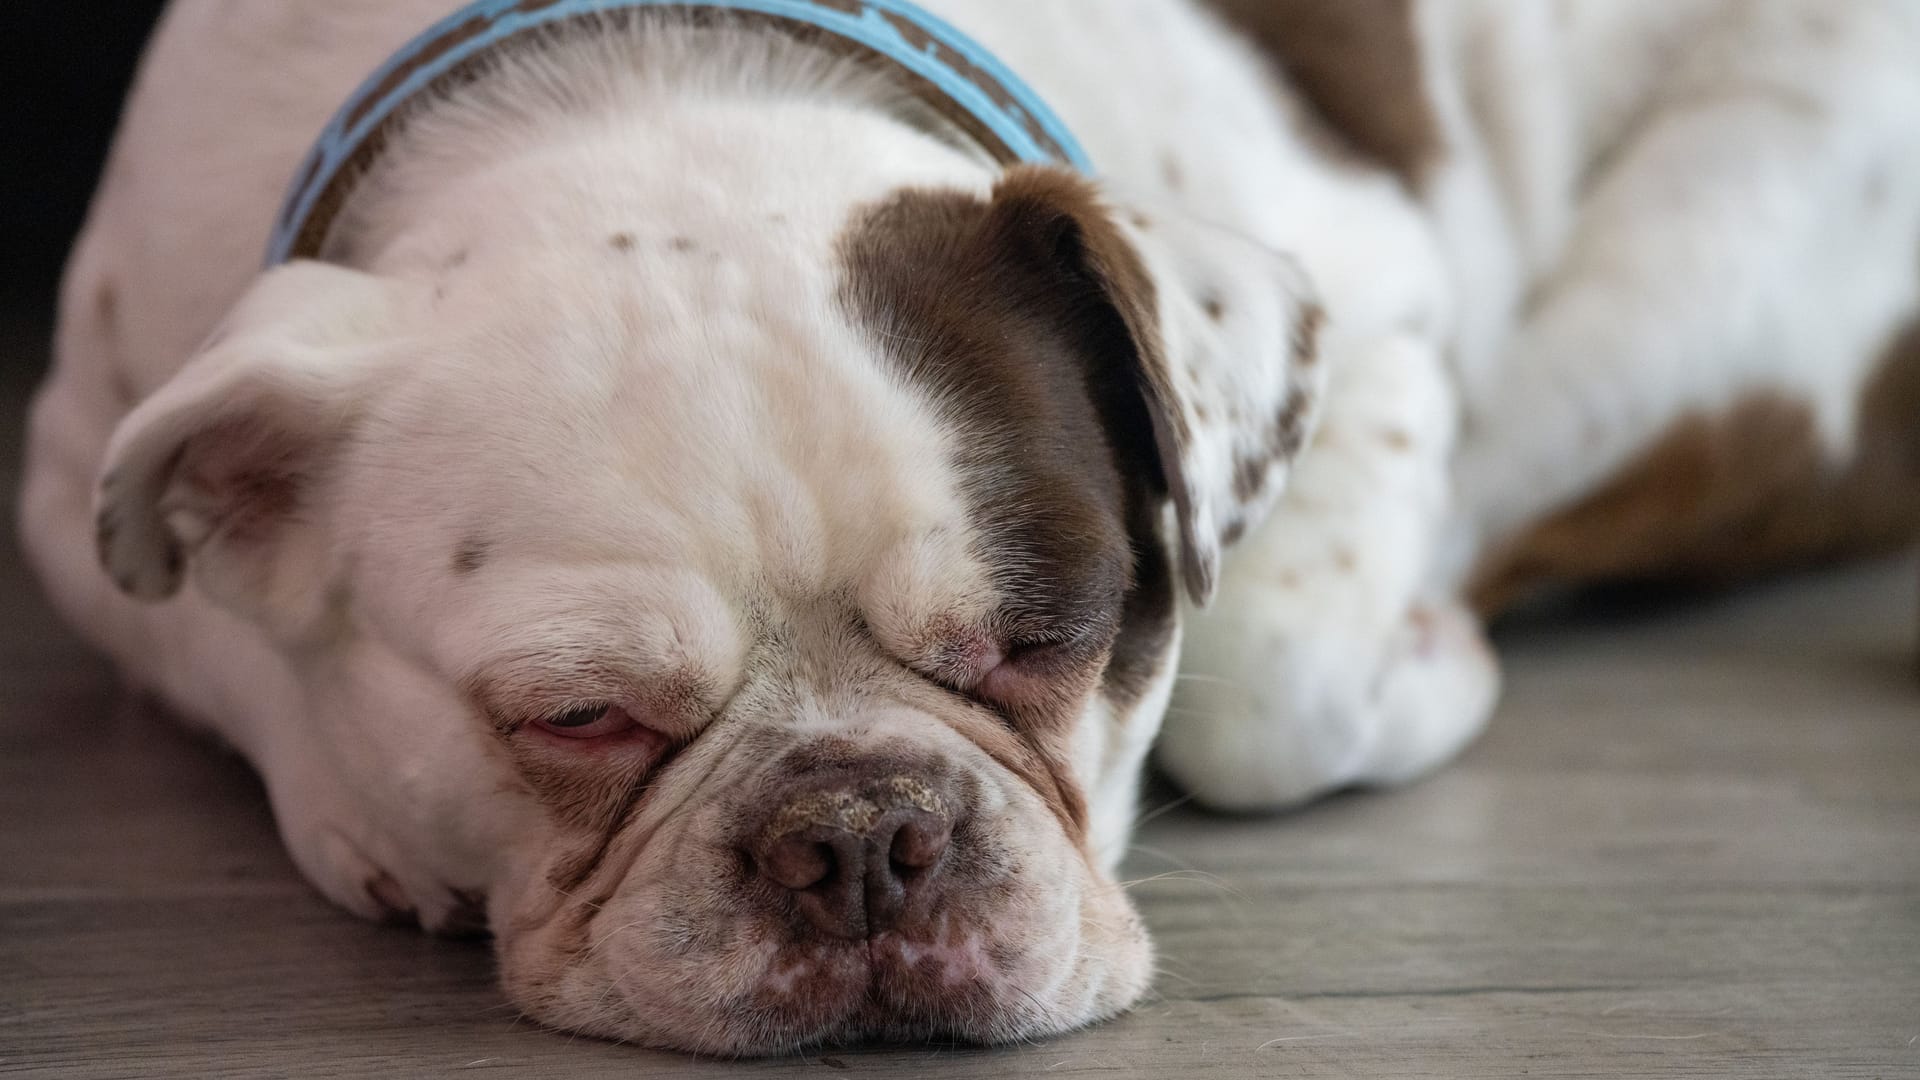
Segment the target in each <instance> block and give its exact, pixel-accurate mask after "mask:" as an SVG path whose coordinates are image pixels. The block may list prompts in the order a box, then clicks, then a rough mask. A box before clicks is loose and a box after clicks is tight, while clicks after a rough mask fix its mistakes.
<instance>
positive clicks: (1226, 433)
mask: <svg viewBox="0 0 1920 1080" xmlns="http://www.w3.org/2000/svg"><path fill="white" fill-rule="evenodd" d="M994 204H995V209H996V210H997V211H999V212H1000V213H1002V214H1004V215H1008V216H1009V217H1008V220H1010V221H1012V222H1017V223H1019V224H1020V226H1021V227H1022V229H1023V230H1024V231H1026V232H1027V234H1028V238H1029V242H1032V241H1033V240H1034V239H1035V238H1038V239H1039V240H1040V242H1042V243H1044V244H1045V245H1047V246H1048V248H1050V250H1051V251H1052V252H1053V253H1054V256H1053V257H1055V258H1058V259H1061V260H1063V261H1066V262H1068V263H1074V264H1077V265H1078V267H1079V269H1080V271H1081V272H1082V273H1084V274H1085V275H1086V276H1087V277H1088V278H1089V279H1090V280H1091V281H1092V282H1093V283H1094V284H1095V285H1096V286H1097V287H1098V289H1099V290H1100V292H1101V293H1102V294H1103V296H1104V298H1105V300H1106V302H1107V303H1108V304H1110V305H1111V307H1112V309H1113V311H1114V312H1115V313H1116V314H1118V316H1119V318H1120V320H1121V322H1122V323H1123V324H1124V325H1125V327H1126V330H1127V334H1128V336H1129V337H1130V338H1131V342H1132V347H1133V352H1134V354H1135V355H1134V357H1133V360H1134V362H1135V363H1136V364H1137V366H1138V372H1137V376H1136V377H1137V378H1138V380H1139V383H1140V387H1141V395H1142V397H1143V398H1144V400H1145V403H1146V407H1147V414H1148V416H1149V417H1150V419H1151V421H1152V425H1153V438H1154V443H1155V447H1156V449H1157V451H1158V458H1159V462H1160V468H1161V471H1162V473H1163V475H1164V479H1165V482H1166V487H1167V491H1168V494H1169V495H1170V496H1171V501H1172V504H1173V507H1174V511H1175V514H1176V517H1177V522H1178V528H1179V534H1180V548H1181V552H1180V554H1181V570H1182V573H1183V576H1184V578H1185V581H1186V585H1187V591H1188V593H1189V594H1190V595H1191V596H1192V598H1193V599H1194V601H1195V602H1196V603H1202V604H1204V603H1206V602H1207V601H1208V600H1209V599H1211V598H1212V595H1213V589H1214V584H1215V581H1216V580H1217V578H1218V576H1219V567H1220V558H1221V552H1222V550H1223V548H1225V547H1226V546H1228V545H1230V544H1232V543H1233V542H1234V541H1235V540H1237V539H1239V537H1240V536H1241V535H1242V534H1243V533H1245V532H1246V531H1247V530H1249V529H1251V528H1252V527H1253V526H1255V525H1257V524H1258V523H1259V522H1260V520H1261V519H1262V518H1264V517H1265V515H1266V514H1267V512H1268V511H1269V510H1271V509H1272V507H1273V504H1274V502H1275V501H1276V500H1277V499H1278V497H1279V495H1280V492H1281V490H1282V487H1283V486H1284V481H1285V478H1286V475H1287V471H1288V466H1289V465H1290V464H1291V462H1292V460H1293V458H1294V457H1295V456H1296V455H1297V454H1298V453H1299V451H1300V450H1301V448H1302V447H1303V446H1304V445H1305V444H1306V441H1307V438H1308V436H1309V435H1310V434H1311V429H1312V425H1313V423H1314V420H1315V418H1316V416H1317V413H1318V405H1319V399H1320V391H1321V389H1322V388H1323V386H1324V385H1325V381H1326V379H1325V372H1324V371H1323V370H1322V369H1323V368H1324V366H1325V365H1323V364H1320V363H1318V362H1317V361H1318V357H1317V355H1316V351H1315V350H1316V345H1317V340H1316V339H1317V335H1318V333H1319V328H1320V323H1321V311H1320V308H1319V305H1318V304H1317V303H1316V302H1315V300H1314V297H1313V292H1312V288H1311V286H1310V284H1309V282H1308V280H1307V278H1306V275H1305V273H1304V272H1303V271H1302V270H1301V268H1300V267H1299V266H1298V265H1297V264H1296V263H1294V262H1293V261H1292V260H1291V259H1289V258H1287V257H1286V256H1284V255H1282V254H1280V253H1279V252H1276V251H1273V250H1271V249H1270V248H1267V247H1265V246H1263V245H1261V244H1259V243H1256V242H1254V241H1252V240H1249V239H1247V238H1246V237H1244V236H1241V235H1239V234H1237V233H1234V232H1230V231H1228V230H1225V229H1221V228H1219V227H1217V226H1213V225H1210V224H1207V223H1205V222H1202V221H1198V220H1194V219H1192V218H1190V217H1187V216H1184V215H1177V214H1175V213H1173V212H1170V211H1166V210H1161V209H1151V210H1141V209H1128V208H1124V207H1116V206H1113V205H1110V204H1108V203H1106V202H1104V201H1103V200H1102V199H1101V198H1100V197H1099V196H1098V195H1097V194H1096V192H1095V191H1094V189H1093V187H1092V185H1090V184H1089V183H1087V182H1086V181H1085V180H1083V179H1081V178H1079V177H1077V176H1074V175H1072V174H1069V173H1065V172H1062V171H1059V170H1054V169H1044V168H1021V169H1015V170H1012V171H1011V172H1009V173H1008V174H1007V176H1006V177H1005V178H1004V179H1002V181H1001V182H1000V184H999V185H998V186H997V187H996V189H995V192H994Z"/></svg>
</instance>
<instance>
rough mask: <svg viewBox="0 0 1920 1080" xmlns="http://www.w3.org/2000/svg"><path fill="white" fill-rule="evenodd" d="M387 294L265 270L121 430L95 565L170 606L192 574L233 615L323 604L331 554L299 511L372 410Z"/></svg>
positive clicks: (104, 478) (338, 276)
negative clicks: (235, 610) (317, 599)
mask: <svg viewBox="0 0 1920 1080" xmlns="http://www.w3.org/2000/svg"><path fill="white" fill-rule="evenodd" d="M394 295H395V289H394V288H393V287H392V286H390V285H389V284H388V283H386V282H384V281H382V280H381V279H379V278H375V277H373V276H371V275H368V274H364V273H360V272H358V271H353V270H347V269H342V268H340V267H335V266H328V265H325V264H321V263H313V262H296V263H290V264H288V265H285V266H281V267H277V268H275V269H273V270H270V271H268V272H267V273H266V274H264V275H262V276H261V278H260V279H259V280H258V281H257V282H256V283H255V284H254V285H253V287H252V288H251V289H250V290H249V291H248V293H247V294H246V296H245V297H244V298H243V299H242V300H241V301H240V303H239V304H238V305H236V306H235V308H234V310H233V312H232V313H231V314H230V315H229V316H228V318H227V320H226V323H225V324H224V325H223V327H222V329H221V330H220V331H218V332H216V333H215V334H214V336H213V338H212V339H211V340H210V341H209V343H208V345H207V346H206V348H204V349H203V351H202V352H201V353H200V354H199V355H198V356H196V357H194V358H193V359H192V360H190V361H189V362H188V363H187V364H186V365H185V366H183V367H182V368H181V369H180V371H179V372H178V373H177V374H176V375H175V376H174V377H173V379H172V380H170V381H169V382H168V383H166V384H165V385H164V386H162V387H161V388H160V389H159V390H157V391H155V392H154V393H153V394H152V395H151V396H150V397H148V398H147V399H146V400H145V401H143V402H141V403H140V405H139V406H138V407H136V408H135V409H134V410H133V411H132V412H131V413H129V414H128V415H127V416H126V418H125V419H124V420H122V421H121V423H120V426H119V428H118V430H116V431H115V432H114V436H113V439H112V441H111V442H110V443H109V444H108V447H107V454H106V459H105V463H104V464H103V466H102V469H101V473H100V480H99V484H98V486H97V488H96V491H95V500H94V510H95V522H96V525H97V528H98V542H99V555H100V561H101V564H102V565H103V566H104V567H105V568H106V571H107V573H108V574H109V575H110V576H111V577H112V578H113V580H114V582H115V583H116V584H117V585H118V586H119V587H120V588H121V589H122V590H123V591H125V592H127V593H128V594H130V595H132V596H135V597H138V598H141V599H144V600H159V599H163V598H165V597H168V596H171V595H172V594H173V593H174V592H176V591H177V590H178V589H179V588H180V585H181V581H182V578H183V576H184V575H185V573H186V570H187V568H188V564H189V561H190V560H191V562H192V564H193V569H194V575H195V580H196V582H197V583H198V584H200V585H201V587H202V588H203V591H206V592H208V593H209V594H210V595H212V596H213V598H214V599H216V600H218V601H221V602H224V603H228V604H229V605H230V606H231V605H233V604H241V605H244V606H245V607H247V608H252V609H256V610H258V609H261V608H265V609H270V610H273V609H277V610H285V609H286V608H287V607H288V606H289V605H292V606H296V607H299V606H304V602H306V601H310V600H311V598H312V597H313V596H314V595H316V594H317V593H318V591H319V584H320V579H321V578H322V577H323V572H324V567H323V566H322V565H321V564H322V563H323V562H324V553H323V552H322V551H320V550H319V549H320V548H321V547H323V546H324V544H323V542H322V541H321V540H319V539H317V538H316V537H314V536H312V535H310V534H312V533H313V532H314V530H313V529H311V528H306V527H304V523H303V521H302V517H303V513H302V512H303V509H305V507H306V506H307V505H308V499H309V497H310V496H311V495H312V493H313V491H314V488H315V485H317V484H318V483H319V482H320V480H321V479H322V478H323V476H324V474H325V471H326V469H327V467H328V465H329V463H330V460H331V458H332V452H333V450H334V449H335V448H336V447H337V446H338V445H339V444H340V442H341V440H342V439H343V438H344V437H345V435H346V433H347V432H348V430H349V428H350V427H351V424H352V421H353V418H354V416H355V415H356V414H357V412H358V407H359V404H360V402H361V401H363V400H364V399H365V394H366V392H367V389H368V386H369V384H370V383H371V381H372V373H373V371H374V369H375V364H374V363H373V357H374V355H375V353H376V351H377V350H376V349H375V347H374V346H375V345H376V344H377V343H379V342H380V341H382V340H384V339H385V338H386V337H387V336H388V334H389V333H390V330H389V326H390V324H391V322H392V321H393V313H394V309H395V306H396V305H395V303H394ZM302 534H309V535H302Z"/></svg>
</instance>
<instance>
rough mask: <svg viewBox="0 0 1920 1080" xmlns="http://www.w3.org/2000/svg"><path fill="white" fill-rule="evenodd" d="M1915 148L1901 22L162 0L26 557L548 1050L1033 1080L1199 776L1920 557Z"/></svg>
mask: <svg viewBox="0 0 1920 1080" xmlns="http://www.w3.org/2000/svg"><path fill="white" fill-rule="evenodd" d="M409 42H411V44H409ZM370 73H371V74H370ZM356 86H358V87H359V89H358V90H356V89H355V88H356ZM343 103H344V104H343ZM1916 116H1920V4H1915V3H1912V2H1905V0H1846V2H1844V3H1836V2H1834V0H1565V2H1561V3H1556V4H1511V3H1503V2H1498V0H1417V2H1416V0H1219V2H1217V3H1214V4H1201V3H1196V2H1192V0H1043V2H1040V3H1035V2H1033V0H924V3H923V6H914V5H910V4H907V3H902V2H899V0H718V2H704V3H695V2H689V3H660V2H657V0H653V2H649V0H625V2H622V0H482V2H481V3H477V4H472V5H469V6H467V7H465V8H459V7H458V6H457V5H456V4H455V3H453V2H452V0H335V2H332V3H328V4H291V3H287V4H262V3H247V4H235V3H218V2H214V0H179V2H178V3H176V4H174V5H173V7H172V8H171V9H170V10H169V11H168V12H167V14H166V16H165V18H164V22H163V24H162V25H161V27H160V29H159V31H158V33H157V35H156V37H155V39H154V41H153V43H152V45H151V47H150V50H149V52H148V54H147V57H146V59H145V62H144V64H143V66H142V69H141V72H140V75H139V78H138V83H137V86H136V88H135V90H134V91H133V94H132V98H131V101H130V103H129V105H128V107H127V111H126V114H125V118H124V122H123V126H122V130H121V132H120V134H119V137H118V141H117V144H116V147H115V149H114V151H113V154H112V158H111V162H110V165H109V167H108V169H107V172H106V176H105V179H104V181H103V183H102V186H101V189H100V192H99V195H98V197H97V199H96V201H95V203H94V206H93V209H92V214H91V218H90V220H89V222H88V224H87V226H86V228H85V231H84V233H83V235H82V236H81V237H80V239H79V241H78V245H77V249H76V251H75V253H74V255H73V258H72V262H71V264H70V268H69V272H68V274H67V278H66V283H65V288H64V292H63V298H62V304H61V313H60V323H59V330H58V338H57V343H56V354H57V355H56V361H55V365H54V368H53V370H52V373H51V374H50V376H49V377H48V379H47V382H46V384H45V387H44V389H43V390H42V392H41V394H40V396H39V398H38V401H37V404H36V407H35V409H34V414H33V420H32V426H31V432H30V436H29V438H30V446H29V467H28V472H27V480H26V487H25V491H24V495H23V498H22V512H21V521H22V523H23V531H24V540H25V544H26V547H27V549H28V551H29V553H30V556H31V559H32V561H33V563H34V565H35V567H36V568H37V571H38V573H39V574H40V575H41V576H42V578H43V579H44V581H45V584H46V586H47V588H48V590H49V592H50V593H51V595H52V596H53V598H54V599H55V601H56V602H57V604H58V605H59V606H60V608H61V609H62V611H63V612H64V614H65V616H66V617H67V618H69V619H70V620H71V621H72V623H73V624H74V625H75V626H76V627H78V628H79V629H80V630H81V631H82V632H83V633H84V634H86V635H87V636H88V637H89V638H90V639H91V640H92V641H93V642H95V643H97V644H98V646H99V647H100V648H102V649H103V650H105V651H106V652H108V653H109V654H111V656H112V657H113V658H114V659H115V660H116V661H117V663H118V664H119V665H120V666H121V667H122V668H123V669H124V671H125V672H126V674H127V676H128V677H129V679H130V680H132V681H133V682H134V683H136V684H138V685H140V686H142V687H144V688H147V689H150V690H151V691H154V692H156V693H157V694H159V695H160V696H161V697H162V698H164V700H166V701H167V702H169V703H170V704H171V705H172V707H173V708H174V709H176V710H177V711H178V712H179V713H181V714H182V715H183V716H185V717H187V718H189V719H191V720H192V721H194V722H197V723H199V724H201V725H204V726H206V727H207V728H210V729H211V730H212V731H214V732H216V733H218V735H219V736H220V737H222V738H224V739H225V740H227V741H229V742H231V743H232V744H233V745H234V746H235V747H236V748H238V750H239V751H240V752H241V753H243V754H244V755H245V756H246V757H247V758H248V759H249V760H250V761H251V762H252V763H253V765H254V766H255V767H257V768H258V769H259V771H260V773H261V775H262V776H263V777H264V779H265V782H266V786H267V790H268V793H269V795H270V798H271V802H272V805H273V809H274V813H275V815H276V819H277V821H278V823H279V827H280V830H281V833H282V836H283V837H284V840H285V842H286V845H287V848H288V850H289V851H290V852H291V853H292V856H293V858H294V860H295V861H296V862H297V863H298V865H299V867H300V869H301V870H302V872H303V873H304V874H305V875H306V876H307V877H308V878H309V879H311V881H312V882H313V883H314V884H315V885H316V886H317V887H318V888H319V889H320V890H321V891H322V892H324V893H325V894H326V895H327V896H328V897H330V898H331V899H332V900H333V901H334V902H336V903H337V904H339V905H341V906H342V907H344V908H346V909H348V910H350V911H353V912H355V913H358V914H360V915H364V916H367V917H369V918H407V919H417V920H418V921H419V922H420V923H421V924H423V925H424V926H425V927H426V928H428V929H430V930H435V931H443V932H458V931H463V930H474V929H478V928H482V927H484V928H486V929H488V930H490V931H491V934H492V936H493V939H494V942H495V948H496V949H497V952H498V956H499V962H500V971H501V979H502V982H503V984H504V987H505V991H506V993H507V995H508V997H509V998H510V999H511V1000H512V1001H513V1002H514V1003H515V1004H516V1005H517V1006H518V1007H520V1008H521V1009H523V1010H524V1011H525V1012H526V1013H528V1014H529V1015H531V1016H533V1017H536V1018H538V1019H539V1020H541V1021H543V1022H545V1023H547V1024H549V1025H552V1026H554V1027H557V1028H562V1029H568V1030H573V1031H579V1032H585V1033H590V1034H594V1035H600V1036H608V1037H613V1038H619V1039H625V1040H631V1041H634V1042H638V1043H644V1044H649V1045H654V1046H661V1047H670V1048H681V1049H685V1050H691V1051H698V1052H705V1053H713V1054H724V1055H735V1054H759V1053H770V1052H779V1051H783V1050H787V1049H790V1048H794V1047H798V1046H803V1045H809V1044H819V1043H826V1042H841V1041H848V1040H856V1039H875V1038H877V1039H909V1038H911V1039H920V1038H928V1037H944V1038H953V1039H960V1040H968V1041H977V1042H983V1043H994V1042H1001V1041H1006V1040H1019V1039H1030V1038H1034V1037H1038V1036H1043V1035H1047V1034H1050V1033H1055V1032H1060V1031H1063V1030H1067V1029H1070V1028H1074V1027H1076V1026H1079V1025H1083V1024H1087V1023H1089V1022H1092V1021H1095V1020H1098V1019H1101V1018H1104V1017H1109V1016H1112V1015H1114V1014H1116V1013H1119V1012H1121V1011H1123V1010H1125V1009H1127V1008H1128V1007H1129V1006H1130V1005H1132V1004H1133V1003H1134V1002H1136V1001H1137V1000H1138V999H1139V998H1140V997H1141V995H1142V993H1143V991H1144V990H1145V989H1146V988H1147V986H1148V983H1149V980H1150V976H1151V972H1152V954H1151V949H1150V946H1149V943H1148V937H1147V934H1146V932H1145V930H1144V928H1143V926H1142V924H1141V921H1140V919H1139V917H1138V915H1137V913H1136V912H1135V910H1134V908H1133V906H1132V905H1131V904H1130V903H1129V901H1128V898H1127V896H1126V894H1125V893H1124V891H1123V890H1122V888H1121V886H1120V885H1119V883H1118V882H1117V881H1116V878H1115V867H1116V864H1117V863H1118V861H1119V859H1120V857H1121V855H1122V854H1123V852H1124V851H1125V850H1126V846H1127V838H1128V832H1129V829H1130V827H1131V825H1132V823H1133V818H1134V809H1135V808H1134V803H1135V800H1136V796H1137V790H1138V784H1139V778H1140V775H1141V772H1142V769H1143V765H1144V763H1145V761H1146V759H1147V757H1148V755H1149V753H1150V750H1151V749H1152V748H1153V747H1154V746H1155V745H1156V740H1157V747H1158V749H1157V759H1158V761H1159V763H1160V765H1161V767H1162V768H1164V769H1165V771H1166V772H1167V773H1168V774H1169V775H1170V776H1171V777H1172V778H1173V779H1174V780H1175V781H1176V782H1177V783H1179V784H1180V785H1182V786H1184V787H1185V788H1186V789H1187V790H1188V791H1190V792H1191V793H1192V794H1193V796H1194V797H1195V798H1196V799H1198V800H1199V801H1200V802H1201V803H1203V804H1205V805H1208V806H1213V807H1218V808H1224V809H1231V810H1266V809H1274V808H1280V807H1285V806H1289V805H1293V804H1296V803H1299V802H1301V801H1302V800H1306V799H1310V798H1312V797H1314V796H1316V795H1319V794H1321V793H1324V792H1327V791H1329V790H1332V789H1335V788H1341V787H1348V786H1354V785H1373V784H1392V783H1398V782H1402V781H1406V780H1409V779H1411V778H1414V777H1417V776H1419V775H1421V774H1423V773H1425V772H1427V771H1429V770H1431V769H1433V768H1435V767H1437V766H1438V765H1440V764H1441V763H1443V762H1445V761H1446V760H1447V759H1448V758H1450V757H1451V756H1452V755H1454V754H1455V753H1456V752H1457V751H1458V750H1459V749H1460V748H1461V747H1462V746H1463V745H1464V744H1466V743H1467V742H1468V741H1469V740H1471V738H1472V737H1473V736H1474V734H1475V733H1476V732H1477V731H1478V730H1479V729H1480V728H1481V726H1482V725H1483V723H1484V722H1485V720H1486V718H1487V716H1488V713H1489V711H1490V710H1491V709H1492V707H1493V704H1494V701H1495V697H1496V690H1497V683H1498V676H1497V669H1496V664H1495V661H1494V658H1493V656H1492V654H1491V653H1490V651H1489V650H1488V648H1487V646H1486V644H1485V641H1484V639H1483V636H1482V633H1481V622H1480V620H1481V618H1482V617H1484V616H1485V615H1486V614H1487V613H1488V612H1490V611H1492V610H1495V609H1497V608H1499V607H1501V606H1503V605H1505V604H1508V603H1511V602H1513V601H1514V600H1516V599H1517V598H1519V597H1522V596H1525V595H1528V594H1530V593H1531V592H1532V591H1534V590H1536V589H1538V588H1539V587H1540V586H1542V585H1544V584H1550V583H1554V582H1563V581H1590V580H1597V579H1604V578H1612V577H1627V576H1632V577H1645V576H1658V577H1689V578H1694V579H1700V578H1707V579H1714V580H1720V579H1728V578H1732V577H1736V576H1744V575H1748V574H1752V573H1754V572H1757V571H1761V570H1765V569H1770V568H1775V567H1779V566H1784V565H1789V564H1793V563H1798V562H1803V561H1807V560H1812V559H1818V558H1831V557H1835V556H1839V555H1843V554H1852V553H1857V552H1862V551H1867V550H1874V549H1880V548H1887V547H1892V546H1897V545H1900V544H1903V543H1907V542H1910V541H1911V539H1912V538H1913V537H1914V536H1915V534H1916V532H1920V527H1917V523H1920V434H1916V433H1917V432H1920V337H1916V336H1914V335H1912V334H1909V333H1906V332H1905V328H1906V327H1908V326H1909V325H1911V320H1912V319H1913V318H1914V315H1915V313H1916V309H1917V302H1920V125H1916V124H1915V123H1914V122H1913V119H1914V117H1916ZM329 117H333V119H332V120H331V121H330V120H329ZM316 133H320V142H319V144H318V146H317V147H316V146H314V145H313V144H314V141H315V137H316ZM310 147H311V149H310ZM303 155H305V156H303ZM263 251H268V252H269V253H270V254H269V256H268V259H267V265H266V267H265V268H264V269H263V268H262V261H261V254H262V252H263ZM1176 684H1177V686H1178V690H1177V692H1176ZM1170 702H1171V704H1170ZM1163 717H1164V718H1167V722H1166V724H1165V729H1164V731H1163V730H1162V720H1163Z"/></svg>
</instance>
